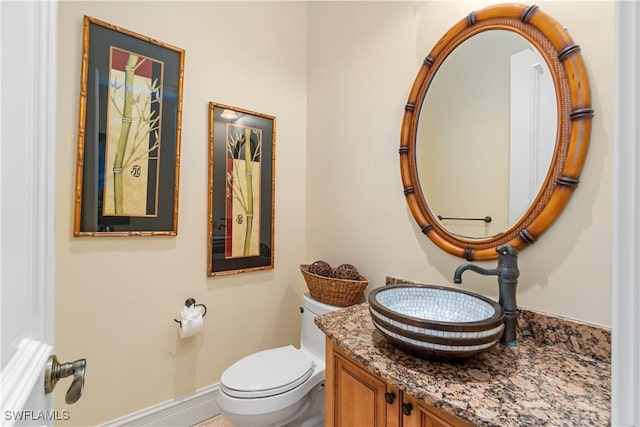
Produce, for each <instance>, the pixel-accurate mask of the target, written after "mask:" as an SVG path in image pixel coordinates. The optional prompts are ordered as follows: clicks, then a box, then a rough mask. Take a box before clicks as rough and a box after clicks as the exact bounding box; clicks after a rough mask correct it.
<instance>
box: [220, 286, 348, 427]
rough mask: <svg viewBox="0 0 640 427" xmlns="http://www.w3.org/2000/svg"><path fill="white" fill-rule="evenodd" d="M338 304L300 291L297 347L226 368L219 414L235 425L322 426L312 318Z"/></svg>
mask: <svg viewBox="0 0 640 427" xmlns="http://www.w3.org/2000/svg"><path fill="white" fill-rule="evenodd" d="M340 308H341V307H336V306H332V305H327V304H323V303H321V302H319V301H317V300H315V299H313V298H312V297H311V296H310V295H309V294H304V296H303V302H302V324H301V327H300V349H297V348H295V347H294V346H292V345H288V346H285V347H279V348H273V349H270V350H264V351H260V352H258V353H254V354H251V355H249V356H246V357H244V358H242V359H240V360H239V361H237V362H235V363H234V364H233V365H231V366H230V367H229V368H227V369H226V370H225V371H224V372H223V373H222V377H221V378H220V392H219V394H218V404H219V406H220V410H221V411H222V414H223V415H224V416H225V417H226V418H227V419H228V420H229V421H231V422H232V423H233V424H234V425H235V426H237V427H242V426H252V427H253V426H292V427H293V426H296V427H297V426H304V427H307V426H308V427H312V426H313V427H315V426H323V425H324V366H325V365H324V358H325V353H324V351H325V346H324V341H325V335H324V334H323V333H322V331H321V330H320V329H319V328H318V327H317V326H316V324H315V323H314V321H313V319H314V318H315V317H316V316H317V315H319V314H325V313H328V312H330V311H334V310H338V309H340Z"/></svg>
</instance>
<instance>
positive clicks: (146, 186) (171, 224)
mask: <svg viewBox="0 0 640 427" xmlns="http://www.w3.org/2000/svg"><path fill="white" fill-rule="evenodd" d="M83 30H84V31H83V38H82V71H81V77H80V112H79V118H78V122H79V123H78V142H77V159H76V194H75V208H74V227H73V234H74V236H158V235H170V236H175V235H176V234H177V224H178V192H179V172H180V164H179V163H180V162H179V159H180V136H181V118H182V84H183V76H184V50H182V49H179V48H176V47H173V46H170V45H168V44H165V43H161V42H159V41H157V40H154V39H151V38H149V37H145V36H142V35H140V34H136V33H134V32H132V31H129V30H125V29H123V28H120V27H117V26H115V25H111V24H108V23H106V22H103V21H100V20H97V19H95V18H91V17H88V16H85V17H84V27H83Z"/></svg>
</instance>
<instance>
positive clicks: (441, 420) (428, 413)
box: [402, 394, 472, 427]
mask: <svg viewBox="0 0 640 427" xmlns="http://www.w3.org/2000/svg"><path fill="white" fill-rule="evenodd" d="M402 414H403V416H402V427H472V426H471V424H468V423H466V422H465V421H462V420H461V419H459V418H457V417H455V416H453V415H451V414H447V413H445V412H443V411H440V410H439V409H436V408H434V407H433V406H430V405H427V404H425V403H422V402H418V401H417V400H415V399H413V398H411V397H410V396H408V395H406V394H405V395H404V397H403V402H402Z"/></svg>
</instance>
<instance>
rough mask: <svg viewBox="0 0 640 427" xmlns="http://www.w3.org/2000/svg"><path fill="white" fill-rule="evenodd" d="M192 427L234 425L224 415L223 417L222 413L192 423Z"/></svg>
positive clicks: (225, 426) (231, 426)
mask: <svg viewBox="0 0 640 427" xmlns="http://www.w3.org/2000/svg"><path fill="white" fill-rule="evenodd" d="M193 427H234V426H233V424H231V422H230V421H229V420H227V419H226V418H225V417H223V416H222V415H218V416H217V417H213V418H209V419H208V420H204V421H202V422H201V423H198V424H196V425H194V426H193Z"/></svg>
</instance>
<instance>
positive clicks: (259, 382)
mask: <svg viewBox="0 0 640 427" xmlns="http://www.w3.org/2000/svg"><path fill="white" fill-rule="evenodd" d="M314 367H315V363H313V361H312V360H311V359H310V358H309V357H308V356H307V355H306V354H305V353H304V352H303V351H301V350H297V349H296V348H295V347H294V346H292V345H288V346H286V347H279V348H274V349H270V350H264V351H260V352H258V353H254V354H251V355H249V356H247V357H245V358H243V359H240V360H238V361H237V362H236V363H234V364H233V365H231V366H230V367H229V368H227V370H225V371H224V372H223V373H222V377H221V378H220V386H221V388H222V390H223V391H224V392H225V393H226V394H228V395H230V396H234V397H244V398H249V397H267V396H274V395H276V394H280V393H284V392H286V391H289V390H291V389H293V388H295V387H297V386H299V385H300V384H302V383H304V382H305V381H306V380H307V379H308V378H309V377H310V376H311V374H312V373H313V369H314Z"/></svg>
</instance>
